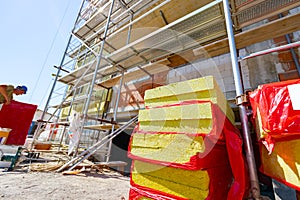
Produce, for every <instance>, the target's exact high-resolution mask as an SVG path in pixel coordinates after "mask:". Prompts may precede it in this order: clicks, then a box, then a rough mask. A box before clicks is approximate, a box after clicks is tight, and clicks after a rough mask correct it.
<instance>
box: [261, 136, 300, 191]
mask: <svg viewBox="0 0 300 200" xmlns="http://www.w3.org/2000/svg"><path fill="white" fill-rule="evenodd" d="M299 152H300V139H295V140H289V141H280V142H276V143H275V146H274V150H273V152H272V153H271V155H268V151H267V150H266V148H265V147H264V146H262V148H261V162H262V169H263V172H264V173H266V174H267V175H268V176H271V177H274V178H276V179H279V180H283V181H284V182H287V183H289V184H292V185H294V186H296V187H297V188H298V189H300V154H299Z"/></svg>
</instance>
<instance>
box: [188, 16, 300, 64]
mask: <svg viewBox="0 0 300 200" xmlns="http://www.w3.org/2000/svg"><path fill="white" fill-rule="evenodd" d="M298 30H300V13H297V14H294V15H289V16H287V17H284V18H281V19H278V20H276V21H272V22H269V23H267V24H264V25H261V26H259V27H256V28H253V29H250V30H247V31H244V32H241V33H238V34H236V35H235V42H236V48H237V49H242V48H245V47H247V46H250V45H252V44H255V43H259V42H263V41H266V40H271V39H273V38H276V37H279V36H283V35H285V34H288V33H293V32H296V31H298ZM193 52H194V54H195V58H194V59H197V58H203V57H206V58H207V57H214V56H218V55H222V54H225V53H228V52H229V46H228V39H227V38H225V39H222V40H219V41H216V42H213V43H211V44H208V45H205V46H203V47H200V48H197V49H194V51H193Z"/></svg>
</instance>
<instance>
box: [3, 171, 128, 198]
mask: <svg viewBox="0 0 300 200" xmlns="http://www.w3.org/2000/svg"><path fill="white" fill-rule="evenodd" d="M128 193H129V177H126V176H122V175H121V174H119V173H118V172H113V171H105V172H101V173H99V172H94V173H91V172H81V173H80V174H77V175H63V174H61V173H54V172H22V171H13V172H0V199H5V200H10V199H11V200H21V199H22V200H27V199H28V200H29V199H30V200H32V199H34V200H39V199H41V200H42V199H43V200H44V199H64V200H67V199H70V200H71V199H72V200H74V199H89V200H120V199H121V200H125V199H128Z"/></svg>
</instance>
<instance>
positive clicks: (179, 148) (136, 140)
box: [130, 133, 205, 164]
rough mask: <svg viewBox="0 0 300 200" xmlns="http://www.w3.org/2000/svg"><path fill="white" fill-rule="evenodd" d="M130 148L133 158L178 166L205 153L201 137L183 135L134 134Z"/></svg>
mask: <svg viewBox="0 0 300 200" xmlns="http://www.w3.org/2000/svg"><path fill="white" fill-rule="evenodd" d="M130 148H131V153H132V154H133V155H135V156H139V157H142V158H147V159H153V160H159V161H163V162H172V163H180V164H182V163H187V162H189V161H190V158H191V157H192V156H194V155H196V154H197V153H199V152H200V153H202V152H204V151H205V145H204V142H203V137H201V136H196V137H192V136H188V135H185V134H147V133H135V134H134V135H133V136H132V143H131V146H130Z"/></svg>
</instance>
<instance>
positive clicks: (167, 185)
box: [131, 160, 232, 199]
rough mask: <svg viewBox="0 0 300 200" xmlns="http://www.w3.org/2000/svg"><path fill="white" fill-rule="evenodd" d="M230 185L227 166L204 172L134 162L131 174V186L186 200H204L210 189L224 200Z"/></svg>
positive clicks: (230, 179) (230, 177) (229, 172)
mask: <svg viewBox="0 0 300 200" xmlns="http://www.w3.org/2000/svg"><path fill="white" fill-rule="evenodd" d="M221 177H222V178H221ZM231 182H232V175H231V171H230V168H228V167H227V166H223V167H218V168H212V169H208V170H184V169H178V168H172V167H165V166H161V165H153V164H150V163H146V162H140V161H136V160H135V161H134V167H133V170H132V172H131V185H133V186H136V187H144V188H148V189H150V190H153V191H158V192H160V193H164V194H167V195H168V194H169V195H172V196H173V197H174V196H177V197H179V198H186V199H206V198H207V197H208V196H209V190H210V189H211V188H214V189H217V188H218V194H217V195H220V194H221V195H222V196H223V197H225V198H226V196H227V193H228V190H229V187H230V184H231ZM219 184H220V185H222V186H221V187H220V185H219ZM213 195H214V194H212V196H213ZM212 198H213V197H212ZM215 199H216V198H215ZM219 199H220V198H219Z"/></svg>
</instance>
